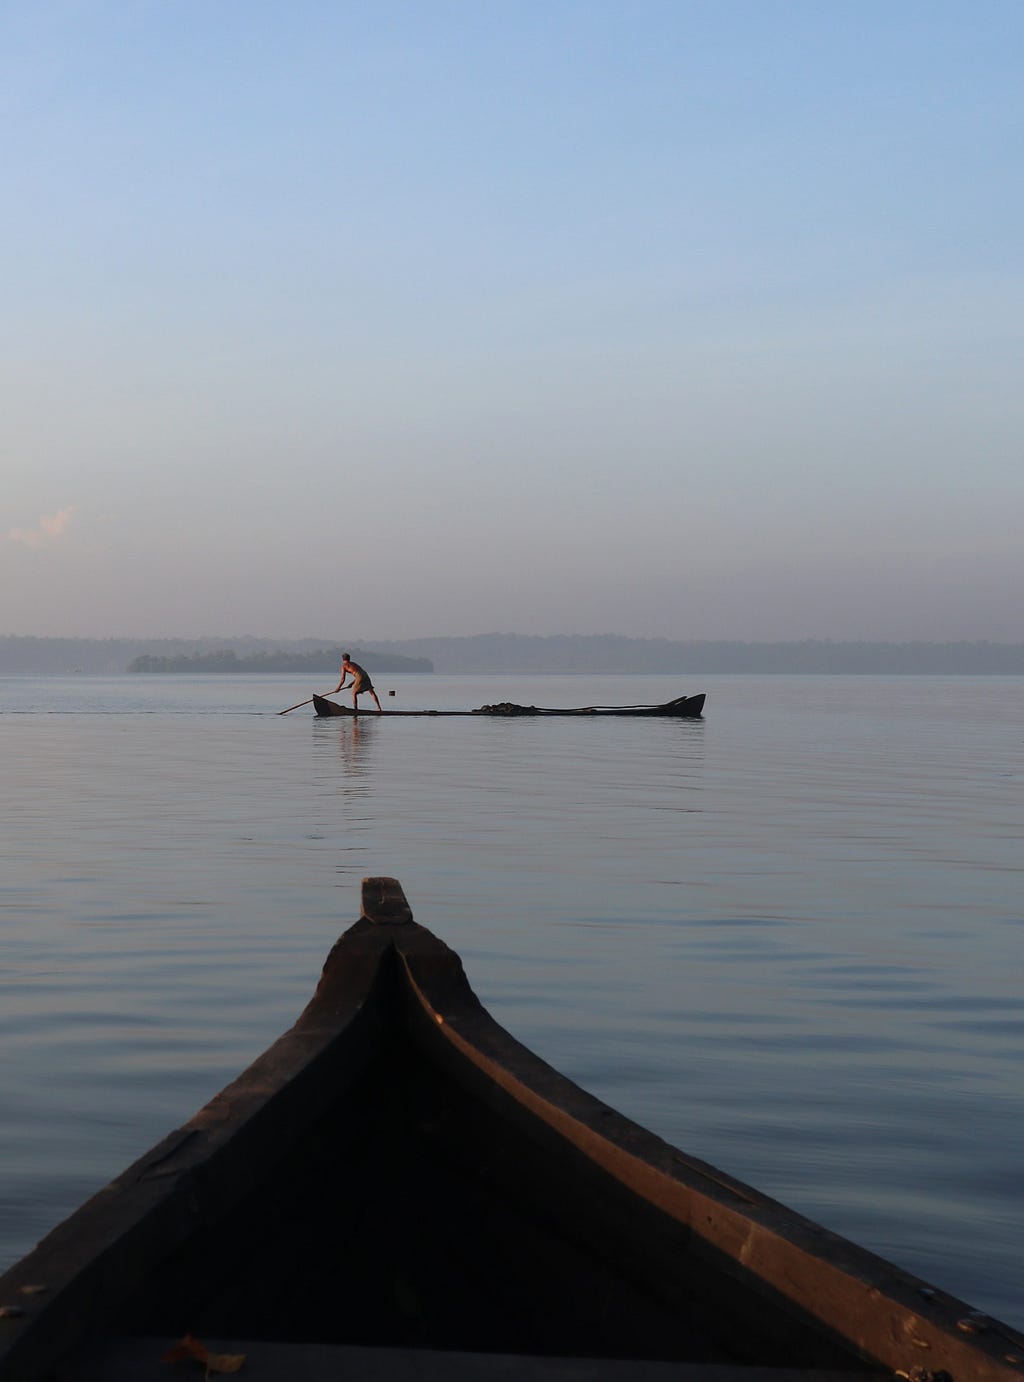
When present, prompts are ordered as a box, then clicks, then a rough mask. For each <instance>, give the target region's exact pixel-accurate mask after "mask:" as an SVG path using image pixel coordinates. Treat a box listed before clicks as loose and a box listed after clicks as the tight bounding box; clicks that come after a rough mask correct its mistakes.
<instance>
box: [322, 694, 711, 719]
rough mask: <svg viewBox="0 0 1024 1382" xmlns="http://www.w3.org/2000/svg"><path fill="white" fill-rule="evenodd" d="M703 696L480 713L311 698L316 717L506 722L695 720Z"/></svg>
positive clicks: (487, 708) (504, 704) (507, 704)
mask: <svg viewBox="0 0 1024 1382" xmlns="http://www.w3.org/2000/svg"><path fill="white" fill-rule="evenodd" d="M704 701H705V694H704V692H703V691H702V692H701V693H700V694H699V695H697V696H678V697H677V698H676V699H675V700H674V701H666V702H665V703H664V705H582V706H577V707H575V708H574V709H565V710H560V709H557V708H553V709H549V708H548V707H546V706H539V705H516V704H515V703H514V702H513V701H499V702H498V704H496V705H482V706H480V708H479V710H381V711H377V710H369V709H366V710H358V711H356V710H353V709H352V707H351V706H350V705H338V703H337V702H336V701H329V700H328V699H327V697H326V696H314V697H313V709H314V711H315V713H316V714H317V715H320V716H324V717H327V716H329V715H372V716H376V717H378V718H379V716H381V715H389V716H390V715H403V716H406V717H410V716H414V715H417V716H425V715H430V716H434V717H436V716H438V715H478V716H479V715H494V716H499V717H502V716H504V717H506V718H509V719H515V718H520V717H522V718H524V719H528V718H529V717H530V716H533V715H537V716H540V715H575V716H583V717H590V716H593V715H624V716H639V717H641V718H642V717H644V716H652V717H659V718H663V719H682V720H697V719H699V718H700V716H701V715H702V714H703V712H704Z"/></svg>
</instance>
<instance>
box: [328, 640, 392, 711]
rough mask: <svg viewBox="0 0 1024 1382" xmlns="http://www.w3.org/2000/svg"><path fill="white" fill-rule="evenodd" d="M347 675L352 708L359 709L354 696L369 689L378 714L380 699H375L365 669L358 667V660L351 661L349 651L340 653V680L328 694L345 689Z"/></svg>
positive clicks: (371, 683)
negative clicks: (349, 679) (349, 681)
mask: <svg viewBox="0 0 1024 1382" xmlns="http://www.w3.org/2000/svg"><path fill="white" fill-rule="evenodd" d="M348 676H351V678H352V709H353V710H358V709H359V706H358V705H357V704H356V698H357V697H358V696H361V695H362V694H363V692H364V691H369V693H370V695H371V696H372V697H373V699H374V700H375V701H376V702H377V714H378V715H379V714H380V713H381V709H380V701H378V700H377V693H376V691H374V689H373V682H372V681H371V680H370V678H369V676H368V675H367V672H366V669H365V668H364V667H360V665H359V663H358V662H353V661H352V654H351V653H342V655H341V680H340V681H339V682H338V684H337V686H336V687H335V688H334V691H331V692H329V693H328V694H329V695H331V696H333V695H334V693H335V691H343V690H344V689H345V678H346V677H348Z"/></svg>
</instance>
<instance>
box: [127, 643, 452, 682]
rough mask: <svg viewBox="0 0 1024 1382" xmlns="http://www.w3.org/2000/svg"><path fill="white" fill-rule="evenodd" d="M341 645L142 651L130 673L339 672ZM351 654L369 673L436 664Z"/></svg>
mask: <svg viewBox="0 0 1024 1382" xmlns="http://www.w3.org/2000/svg"><path fill="white" fill-rule="evenodd" d="M341 655H342V648H341V647H340V645H339V647H337V648H320V649H318V650H317V651H316V652H312V653H289V652H260V653H252V654H250V655H248V656H246V657H239V656H238V654H237V653H236V652H234V651H233V650H232V649H231V648H221V649H219V650H217V651H216V652H209V653H199V652H196V653H176V654H174V655H173V656H170V657H157V656H154V655H153V654H151V653H143V654H142V655H141V656H140V657H137V658H135V659H134V660H133V661H132V662H130V663H129V664H128V671H129V672H247V673H249V674H255V675H259V674H260V673H262V672H309V673H311V674H314V673H315V674H316V675H319V674H320V673H321V672H330V673H332V674H334V673H337V671H338V668H339V667H340V666H341ZM352 656H353V657H354V658H355V660H356V661H357V662H359V663H361V664H362V665H363V666H364V667H365V668H366V670H367V671H368V672H375V673H381V672H395V673H401V672H432V671H433V670H434V664H433V663H432V662H431V661H430V659H429V658H428V657H402V656H401V655H400V654H398V653H375V652H372V651H370V652H363V651H361V650H358V649H357V650H356V651H355V652H353V654H352Z"/></svg>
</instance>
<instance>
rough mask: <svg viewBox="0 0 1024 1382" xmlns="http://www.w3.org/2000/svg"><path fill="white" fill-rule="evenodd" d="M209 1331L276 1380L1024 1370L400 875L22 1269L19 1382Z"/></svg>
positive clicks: (138, 1380)
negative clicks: (672, 1114)
mask: <svg viewBox="0 0 1024 1382" xmlns="http://www.w3.org/2000/svg"><path fill="white" fill-rule="evenodd" d="M186 1335H189V1336H191V1337H192V1338H193V1339H197V1340H199V1341H200V1343H201V1344H202V1345H203V1346H205V1347H206V1348H208V1349H210V1350H212V1351H214V1352H216V1353H218V1354H228V1355H232V1356H233V1357H236V1358H237V1357H238V1356H241V1355H245V1357H246V1360H247V1361H246V1363H245V1365H244V1366H245V1372H244V1374H243V1376H249V1377H251V1378H252V1379H253V1382H260V1380H261V1379H270V1378H272V1379H275V1380H276V1382H327V1379H339V1380H340V1379H344V1378H352V1379H359V1380H360V1382H365V1380H367V1379H386V1380H387V1382H406V1379H408V1382H412V1379H417V1382H441V1379H444V1382H460V1380H465V1382H469V1379H482V1382H487V1380H488V1379H524V1380H525V1379H529V1380H530V1382H555V1380H556V1379H561V1380H562V1382H566V1380H567V1379H573V1380H574V1382H582V1379H592V1380H593V1382H627V1380H628V1382H668V1379H678V1380H679V1382H795V1380H796V1379H797V1378H800V1379H804V1382H838V1379H841V1378H842V1379H846V1380H847V1382H855V1379H857V1378H865V1377H870V1376H871V1375H873V1374H874V1375H885V1374H890V1375H891V1374H897V1375H898V1376H900V1377H901V1378H905V1379H910V1380H911V1382H946V1380H947V1379H950V1378H951V1379H952V1382H1009V1380H1010V1379H1018V1382H1019V1379H1021V1378H1022V1377H1024V1348H1022V1346H1021V1340H1020V1339H1019V1337H1018V1336H1016V1335H1014V1333H1013V1332H1012V1331H1011V1330H1010V1329H1009V1328H1008V1327H1006V1326H1003V1325H1001V1324H999V1323H998V1322H996V1321H993V1320H991V1319H987V1318H984V1317H980V1316H978V1315H977V1314H976V1313H973V1312H971V1311H970V1309H969V1308H968V1307H967V1306H966V1305H964V1304H963V1303H962V1302H961V1301H958V1300H955V1299H954V1298H953V1297H951V1296H949V1295H946V1294H945V1293H944V1292H942V1291H940V1290H938V1289H934V1288H931V1287H928V1286H926V1285H925V1284H924V1283H923V1282H921V1281H919V1280H918V1279H917V1278H915V1277H913V1276H910V1275H909V1274H907V1273H905V1272H903V1271H901V1270H900V1269H898V1268H896V1267H894V1266H892V1265H890V1264H889V1263H887V1262H885V1261H883V1260H881V1259H880V1258H878V1257H875V1256H873V1255H872V1254H870V1253H868V1252H865V1251H864V1250H862V1249H860V1248H858V1247H856V1246H854V1245H853V1244H851V1243H849V1242H846V1241H845V1240H843V1239H841V1238H838V1237H837V1236H835V1235H834V1234H831V1233H829V1232H827V1231H826V1230H824V1229H822V1228H820V1227H818V1226H817V1225H815V1224H813V1223H811V1222H810V1221H808V1220H807V1219H804V1218H802V1217H800V1216H799V1215H797V1214H795V1213H793V1212H792V1211H790V1210H788V1209H786V1208H784V1207H783V1206H782V1205H780V1204H778V1203H777V1202H775V1201H773V1200H771V1199H768V1198H767V1197H765V1196H764V1195H761V1194H759V1193H758V1192H757V1191H756V1190H752V1189H751V1188H750V1187H749V1186H746V1185H744V1184H742V1183H741V1182H739V1181H736V1180H734V1179H733V1178H732V1177H730V1176H728V1175H726V1174H725V1173H723V1172H721V1171H718V1170H716V1169H715V1168H714V1167H711V1166H709V1165H707V1164H706V1163H703V1162H700V1161H696V1160H694V1159H693V1158H691V1157H688V1156H685V1155H684V1154H683V1153H682V1152H680V1151H677V1150H676V1149H675V1148H673V1147H671V1146H669V1145H668V1144H666V1143H664V1142H662V1141H660V1140H659V1139H658V1138H657V1137H655V1136H653V1135H652V1134H651V1133H648V1132H646V1131H644V1130H643V1129H642V1128H640V1127H638V1126H637V1125H636V1124H634V1123H631V1122H630V1121H629V1120H628V1119H626V1118H624V1117H622V1116H621V1115H619V1114H617V1113H615V1112H614V1111H613V1110H612V1109H610V1108H608V1107H607V1106H606V1105H604V1104H602V1103H601V1102H599V1101H598V1100H597V1099H595V1098H592V1097H591V1096H590V1095H588V1094H586V1093H585V1092H584V1091H583V1090H581V1089H580V1088H579V1087H578V1086H576V1085H574V1084H572V1083H571V1082H570V1081H569V1080H567V1079H565V1078H564V1077H563V1076H561V1075H559V1074H558V1073H557V1072H556V1071H554V1070H552V1069H551V1067H550V1066H548V1065H546V1064H545V1063H544V1062H543V1061H541V1060H540V1059H538V1058H537V1057H536V1056H534V1055H533V1054H532V1053H531V1052H530V1051H528V1050H527V1049H526V1048H525V1047H523V1046H521V1045H520V1044H519V1043H518V1042H516V1041H515V1040H514V1039H513V1038H512V1037H511V1036H510V1035H509V1034H508V1033H507V1032H506V1031H504V1029H503V1028H501V1027H500V1026H498V1024H497V1023H496V1022H495V1021H494V1020H493V1019H492V1018H491V1017H490V1016H489V1014H488V1013H487V1012H486V1011H485V1010H484V1008H483V1007H482V1006H481V1005H480V1003H479V1001H478V999H477V998H476V996H475V994H474V993H473V991H472V989H471V988H470V987H469V984H468V983H467V981H466V978H465V975H464V973H463V969H462V965H461V962H460V960H459V958H458V956H457V955H456V954H455V953H454V952H453V951H451V950H449V949H448V947H447V946H445V945H444V944H443V943H442V942H441V941H440V940H438V939H437V938H435V937H434V936H433V935H432V934H431V933H430V932H429V931H426V930H425V929H424V928H422V927H420V926H418V925H417V924H416V923H415V922H414V921H413V920H412V918H411V916H410V914H409V910H408V906H407V904H406V901H405V897H404V895H403V893H402V890H401V888H400V886H399V885H398V884H397V882H396V881H395V880H393V879H380V878H378V879H366V880H365V881H364V884H363V915H362V917H361V918H360V920H359V921H358V922H357V923H356V924H355V926H353V927H352V928H351V929H350V930H349V931H348V932H346V933H345V935H344V936H343V937H342V938H341V940H340V941H338V943H337V944H336V945H335V947H334V949H333V950H332V952H331V954H330V956H329V957H328V960H327V963H326V965H325V967H324V972H323V977H322V979H321V981H320V984H319V986H318V988H317V991H316V994H315V996H314V998H313V999H312V1001H311V1002H310V1004H309V1006H308V1007H307V1008H306V1010H305V1011H304V1012H303V1013H302V1015H301V1017H300V1018H299V1020H298V1022H297V1023H296V1025H295V1026H294V1027H293V1028H292V1029H291V1030H290V1031H288V1032H286V1033H285V1035H284V1036H282V1037H281V1038H280V1039H279V1040H278V1041H277V1042H276V1043H275V1044H274V1045H273V1046H272V1047H270V1049H269V1050H268V1051H266V1052H265V1053H264V1055H262V1056H261V1057H259V1059H258V1060H256V1062H255V1063H254V1064H253V1065H252V1066H250V1068H249V1069H248V1070H247V1071H245V1072H244V1073H243V1074H242V1075H241V1076H240V1077H239V1078H238V1079H237V1080H236V1081H235V1082H234V1083H233V1084H231V1085H229V1086H228V1087H227V1088H226V1089H225V1090H223V1091H222V1092H221V1093H220V1094H218V1095H217V1096H216V1097H215V1098H214V1099H213V1100H212V1101H211V1103H209V1104H208V1105H207V1106H206V1107H205V1108H204V1109H202V1110H201V1111H200V1112H199V1113H198V1114H197V1115H196V1116H195V1117H194V1118H193V1119H192V1120H191V1122H189V1123H187V1124H185V1125H184V1126H183V1127H181V1128H180V1129H179V1130H178V1131H177V1132H174V1133H172V1134H171V1135H170V1136H169V1137H167V1138H166V1139H165V1140H164V1141H163V1142H161V1143H159V1144H158V1145H157V1146H156V1147H155V1148H153V1150H152V1151H150V1152H149V1153H148V1154H147V1155H145V1156H143V1157H142V1158H141V1159H140V1160H139V1161H138V1162H136V1163H135V1165H134V1166H132V1167H131V1168H130V1169H129V1170H128V1171H126V1172H125V1173H124V1174H123V1175H122V1176H120V1177H119V1178H118V1179H117V1180H116V1181H114V1182H113V1183H112V1184H111V1185H110V1186H108V1187H107V1188H106V1189H105V1190H103V1191H101V1192H100V1193H99V1194H97V1195H96V1196H94V1197H93V1198H92V1199H91V1200H90V1201H88V1202H87V1203H86V1204H85V1205H84V1206H83V1207H82V1208H81V1209H80V1210H78V1212H77V1213H76V1214H74V1215H73V1216H72V1217H71V1218H70V1219H68V1220H66V1221H65V1222H64V1223H63V1224H62V1225H60V1226H59V1227H58V1228H57V1229H55V1230H54V1231H53V1233H51V1234H50V1235H49V1237H47V1238H46V1239H45V1240H44V1241H43V1242H42V1243H41V1244H40V1246H39V1247H38V1248H37V1249H36V1250H35V1251H34V1252H33V1253H31V1254H30V1255H29V1256H28V1257H27V1258H25V1259H24V1260H23V1261H22V1262H21V1263H20V1264H18V1265H17V1266H16V1267H14V1268H12V1269H11V1271H10V1272H8V1273H7V1274H6V1275H5V1276H4V1277H2V1278H0V1378H2V1379H3V1380H4V1382H42V1380H43V1379H53V1380H54V1382H146V1379H148V1378H157V1377H160V1378H163V1379H164V1382H169V1380H170V1379H173V1378H174V1377H175V1376H184V1377H188V1376H192V1375H194V1376H196V1377H198V1376H200V1375H201V1370H199V1369H197V1368H196V1367H195V1365H194V1363H193V1364H191V1365H190V1364H177V1365H173V1366H172V1365H169V1364H168V1363H165V1362H162V1361H161V1360H162V1359H163V1357H164V1355H165V1353H166V1352H167V1351H168V1349H169V1348H170V1347H171V1345H173V1344H174V1342H175V1341H177V1340H180V1339H182V1338H183V1337H184V1336H186ZM766 1368H768V1369H771V1371H770V1372H768V1373H766V1372H764V1371H763V1369H766Z"/></svg>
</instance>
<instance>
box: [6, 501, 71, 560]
mask: <svg viewBox="0 0 1024 1382" xmlns="http://www.w3.org/2000/svg"><path fill="white" fill-rule="evenodd" d="M74 512H75V510H74V506H73V505H69V506H68V507H67V508H66V509H58V510H57V512H56V513H44V514H40V516H39V522H38V524H37V525H36V526H35V527H34V528H11V529H10V531H9V532H8V533H7V540H8V541H9V542H16V543H17V544H18V545H19V546H20V547H29V548H31V549H32V550H33V551H35V550H36V549H37V548H39V547H43V546H45V545H46V544H47V543H49V542H56V541H57V540H58V539H59V538H60V537H61V536H62V535H63V534H64V533H65V532H66V531H67V528H68V524H69V523H70V522H71V516H72V514H73V513H74Z"/></svg>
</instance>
